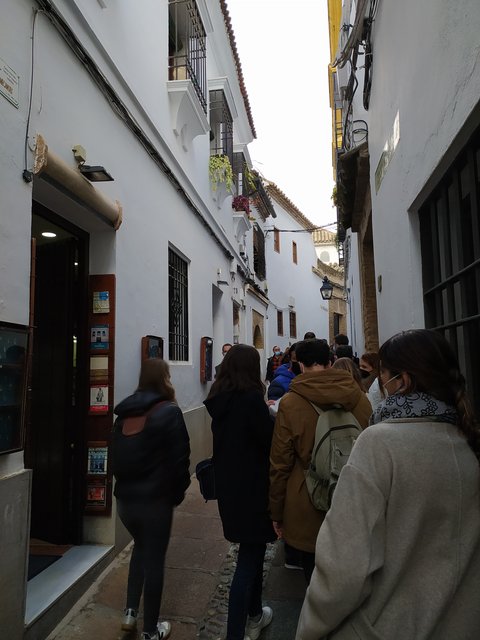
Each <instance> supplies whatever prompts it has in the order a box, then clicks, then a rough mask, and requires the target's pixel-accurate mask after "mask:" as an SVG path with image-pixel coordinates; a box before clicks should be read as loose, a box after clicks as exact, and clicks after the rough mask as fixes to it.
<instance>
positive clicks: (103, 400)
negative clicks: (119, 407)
mask: <svg viewBox="0 0 480 640" xmlns="http://www.w3.org/2000/svg"><path fill="white" fill-rule="evenodd" d="M90 413H95V414H97V415H98V414H101V413H108V385H106V384H101V385H96V386H91V387H90Z"/></svg>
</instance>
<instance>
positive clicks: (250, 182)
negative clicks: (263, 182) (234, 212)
mask: <svg viewBox="0 0 480 640" xmlns="http://www.w3.org/2000/svg"><path fill="white" fill-rule="evenodd" d="M243 176H244V178H245V180H246V182H247V187H248V193H253V192H254V191H256V190H257V185H256V184H255V180H254V179H253V174H252V172H251V171H250V168H249V166H248V164H247V163H246V162H245V163H244V165H243Z"/></svg>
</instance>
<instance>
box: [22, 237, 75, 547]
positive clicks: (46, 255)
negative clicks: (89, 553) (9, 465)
mask: <svg viewBox="0 0 480 640" xmlns="http://www.w3.org/2000/svg"><path fill="white" fill-rule="evenodd" d="M79 243H80V241H79V240H78V239H77V238H72V237H70V238H68V239H64V240H61V241H56V242H53V243H51V244H42V245H38V246H37V249H36V262H35V294H34V298H35V302H34V309H35V312H34V336H33V354H32V377H31V403H30V411H29V426H28V437H27V450H26V462H27V465H28V466H29V467H30V468H32V469H33V487H32V509H31V536H32V537H34V538H40V539H42V540H47V541H49V542H54V543H56V544H63V543H79V542H80V541H81V539H80V538H81V515H82V508H81V498H80V496H81V477H80V476H81V469H80V467H79V464H80V460H81V458H82V449H81V443H82V441H83V437H82V435H83V434H82V427H81V425H82V420H81V417H82V416H81V404H82V403H81V402H79V397H80V396H81V390H80V389H79V384H78V383H79V375H78V374H79V370H80V369H81V367H79V366H78V365H79V363H78V361H77V353H78V350H77V343H78V336H79V334H80V333H81V331H80V328H81V325H82V321H81V317H82V304H81V298H82V296H81V295H80V290H79V279H78V266H79V265H78V254H79Z"/></svg>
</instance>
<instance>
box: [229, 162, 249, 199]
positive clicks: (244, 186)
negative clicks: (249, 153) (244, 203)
mask: <svg viewBox="0 0 480 640" xmlns="http://www.w3.org/2000/svg"><path fill="white" fill-rule="evenodd" d="M232 170H233V181H234V183H235V186H236V189H237V195H239V196H249V195H250V193H251V191H252V184H251V182H252V178H251V177H250V184H249V169H248V164H247V161H246V160H245V156H244V155H243V153H242V152H241V151H237V152H235V153H234V154H233V164H232Z"/></svg>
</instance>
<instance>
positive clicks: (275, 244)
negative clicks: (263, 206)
mask: <svg viewBox="0 0 480 640" xmlns="http://www.w3.org/2000/svg"><path fill="white" fill-rule="evenodd" d="M273 250H274V251H276V252H277V253H280V231H279V230H278V229H274V230H273Z"/></svg>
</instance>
